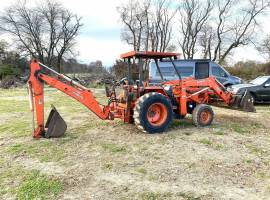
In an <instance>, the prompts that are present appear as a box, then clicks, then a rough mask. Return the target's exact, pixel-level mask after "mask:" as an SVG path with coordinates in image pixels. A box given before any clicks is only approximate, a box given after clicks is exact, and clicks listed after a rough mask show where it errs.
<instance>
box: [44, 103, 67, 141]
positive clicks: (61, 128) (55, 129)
mask: <svg viewBox="0 0 270 200" xmlns="http://www.w3.org/2000/svg"><path fill="white" fill-rule="evenodd" d="M45 129H46V130H47V131H46V133H45V137H46V138H50V137H62V136H63V135H64V134H65V132H66V129H67V124H66V122H65V121H64V120H63V118H62V117H61V116H60V114H59V113H58V111H57V110H56V108H55V107H54V106H53V105H52V110H51V112H50V114H49V117H48V119H47V122H46V125H45Z"/></svg>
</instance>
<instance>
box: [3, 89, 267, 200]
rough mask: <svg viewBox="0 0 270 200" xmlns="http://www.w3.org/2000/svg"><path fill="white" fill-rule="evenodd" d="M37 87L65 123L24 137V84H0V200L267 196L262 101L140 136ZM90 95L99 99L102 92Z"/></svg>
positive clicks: (28, 130)
mask: <svg viewBox="0 0 270 200" xmlns="http://www.w3.org/2000/svg"><path fill="white" fill-rule="evenodd" d="M45 93H46V115H48V113H49V108H50V104H52V103H53V104H54V105H55V106H56V108H58V110H59V112H60V113H61V114H62V116H63V118H64V119H65V120H66V122H67V124H68V130H67V133H66V136H65V137H63V138H59V139H49V140H47V139H41V140H34V139H32V138H31V127H30V122H31V115H30V113H29V108H28V101H27V100H28V98H27V92H26V89H25V88H23V89H13V90H0V111H1V112H0V119H1V121H0V197H1V198H0V199H7V198H10V199H15V198H18V199H25V198H26V197H27V198H28V199H37V198H39V199H46V198H47V199H151V200H152V199H267V198H268V197H269V196H270V190H269V188H270V171H269V168H270V162H269V160H270V131H269V129H270V117H269V116H270V106H266V105H264V106H257V111H258V112H257V113H243V112H238V111H230V110H226V109H220V108H215V109H214V110H215V113H216V117H215V121H214V124H213V125H212V126H211V127H209V128H196V127H194V126H193V125H192V123H191V119H190V117H187V118H186V119H184V120H182V121H177V120H175V121H174V122H173V124H172V126H171V128H170V130H169V131H168V132H167V133H164V134H157V135H148V134H143V133H141V132H139V131H138V130H137V129H136V128H135V127H134V126H133V125H129V124H123V123H122V122H119V121H117V120H115V121H101V120H99V119H98V118H97V117H96V116H95V115H94V114H92V113H91V112H90V111H88V110H87V109H86V108H84V107H83V106H82V105H80V104H79V103H78V102H76V101H74V100H72V99H71V98H68V97H65V95H64V94H62V93H60V92H58V91H55V90H53V89H46V91H45ZM95 94H96V96H97V98H98V100H100V101H102V102H103V103H106V98H104V95H103V91H102V90H100V89H96V90H95ZM43 183H45V186H44V187H45V188H44V190H43V188H42V185H43ZM26 195H28V196H26Z"/></svg>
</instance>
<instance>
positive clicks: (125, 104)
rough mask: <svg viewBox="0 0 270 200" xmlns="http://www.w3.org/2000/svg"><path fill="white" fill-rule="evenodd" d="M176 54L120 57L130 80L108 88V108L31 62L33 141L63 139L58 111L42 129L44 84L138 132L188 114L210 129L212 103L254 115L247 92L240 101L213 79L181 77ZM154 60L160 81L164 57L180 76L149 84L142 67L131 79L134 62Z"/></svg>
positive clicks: (68, 80) (63, 77)
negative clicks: (128, 124)
mask: <svg viewBox="0 0 270 200" xmlns="http://www.w3.org/2000/svg"><path fill="white" fill-rule="evenodd" d="M177 56H178V54H177V53H161V52H135V51H132V52H128V53H125V54H122V55H121V58H122V59H124V60H125V61H127V63H128V69H127V77H126V78H123V79H122V80H121V81H118V82H117V83H116V84H113V85H112V86H111V87H108V86H106V95H107V97H108V104H107V105H101V104H100V103H99V102H98V101H97V100H96V99H95V97H94V95H93V93H92V92H91V90H90V89H88V88H86V87H84V86H83V85H81V84H79V83H78V82H76V81H74V80H72V79H71V78H69V77H68V76H66V75H64V74H60V73H58V72H56V71H54V70H53V69H51V68H49V67H48V66H46V65H44V64H42V63H40V62H38V61H37V60H36V59H33V60H32V62H31V74H30V78H29V80H28V88H29V97H30V106H31V110H32V112H33V116H34V114H36V123H37V126H36V127H35V124H34V122H35V118H34V117H33V127H34V133H33V137H35V138H40V137H47V138H48V137H60V136H62V135H63V134H64V132H65V130H66V128H67V126H66V123H65V121H64V120H63V119H62V117H61V116H60V115H59V113H58V112H57V110H56V109H55V108H53V109H52V111H51V112H50V115H49V117H48V120H47V123H46V124H45V125H44V90H43V85H44V83H45V84H47V85H49V86H51V87H54V88H56V89H58V90H60V91H62V92H64V93H65V94H67V95H69V96H70V97H72V98H74V99H76V100H77V101H79V102H80V103H82V104H83V105H84V106H86V107H87V108H88V109H89V110H91V111H92V112H93V113H95V114H96V115H97V116H98V117H99V118H100V119H102V120H114V119H115V118H120V119H121V120H123V121H124V122H126V123H135V125H136V126H137V127H138V128H139V129H141V130H143V131H144V132H148V133H160V132H164V131H166V129H167V128H168V127H169V125H170V123H171V122H172V120H173V118H174V117H176V118H183V117H185V116H186V115H187V114H192V119H193V123H194V124H195V125H196V126H208V125H210V124H211V123H212V121H213V118H214V113H213V110H212V108H211V107H210V106H209V105H211V104H214V103H218V102H222V103H223V104H225V105H226V106H227V107H230V108H234V109H240V110H243V111H248V112H252V111H255V109H254V106H253V102H252V98H251V96H250V94H249V92H248V91H246V92H245V94H244V95H243V96H242V97H235V96H234V95H233V94H232V93H230V92H228V91H227V90H226V88H225V87H224V86H223V85H222V84H221V83H219V82H218V81H217V80H216V79H215V78H214V77H209V78H206V79H200V80H195V79H194V78H185V79H182V78H181V74H180V73H179V72H178V70H177V68H176V66H175V63H174V60H175V59H177ZM151 59H152V60H154V61H155V63H156V66H157V71H158V72H159V74H160V77H161V79H162V80H163V75H162V72H161V70H160V67H159V61H162V60H164V59H167V60H169V61H170V62H171V64H172V66H173V67H174V70H175V73H176V74H177V75H178V77H179V78H178V79H177V80H173V81H166V80H163V82H162V83H161V84H159V85H153V86H149V85H148V83H147V82H146V81H144V80H143V77H144V74H143V73H144V72H143V65H139V80H136V82H134V81H133V80H132V78H131V77H132V74H131V73H132V69H131V68H132V66H133V65H132V63H134V62H136V60H139V61H142V60H144V61H146V62H148V61H149V60H151ZM139 63H142V62H139ZM117 87H118V88H120V94H119V95H117V93H118V92H116V88H117ZM34 111H35V112H34Z"/></svg>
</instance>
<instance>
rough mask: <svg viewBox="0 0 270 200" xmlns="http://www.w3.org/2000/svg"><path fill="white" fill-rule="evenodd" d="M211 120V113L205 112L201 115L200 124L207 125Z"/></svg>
mask: <svg viewBox="0 0 270 200" xmlns="http://www.w3.org/2000/svg"><path fill="white" fill-rule="evenodd" d="M210 120H211V112H210V111H209V110H204V111H202V112H201V114H200V122H201V123H202V124H207V123H208V122H209V121H210Z"/></svg>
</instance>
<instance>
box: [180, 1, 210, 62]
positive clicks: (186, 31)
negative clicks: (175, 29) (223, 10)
mask: <svg viewBox="0 0 270 200" xmlns="http://www.w3.org/2000/svg"><path fill="white" fill-rule="evenodd" d="M212 9H213V4H212V3H211V1H210V0H207V2H206V5H205V6H203V5H202V2H201V1H199V0H184V1H183V3H182V5H181V6H180V8H179V12H180V15H181V18H180V33H181V39H180V41H179V45H180V47H181V49H182V52H183V56H184V58H188V59H192V58H193V57H194V54H195V53H196V46H197V40H198V36H199V34H200V32H201V30H202V28H203V26H204V25H205V23H206V22H207V20H208V18H209V16H210V13H211V10H212Z"/></svg>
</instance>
